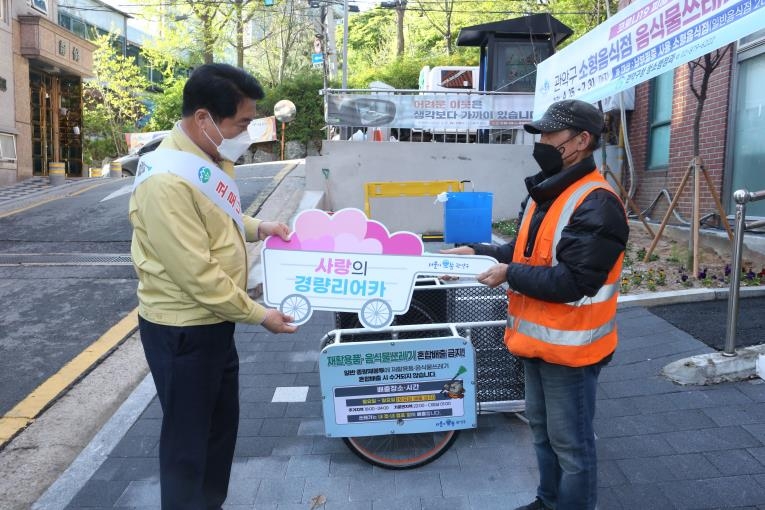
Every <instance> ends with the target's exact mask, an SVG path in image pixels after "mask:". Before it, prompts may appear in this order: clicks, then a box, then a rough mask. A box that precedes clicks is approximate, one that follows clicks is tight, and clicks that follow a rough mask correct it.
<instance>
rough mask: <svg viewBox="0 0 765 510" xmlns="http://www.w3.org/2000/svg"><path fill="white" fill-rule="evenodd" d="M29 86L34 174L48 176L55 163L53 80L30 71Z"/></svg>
mask: <svg viewBox="0 0 765 510" xmlns="http://www.w3.org/2000/svg"><path fill="white" fill-rule="evenodd" d="M29 86H30V92H31V114H32V115H31V117H32V173H33V174H34V175H48V162H49V161H53V117H52V112H51V93H52V80H51V78H50V76H48V75H46V74H44V73H41V72H37V71H35V70H30V71H29Z"/></svg>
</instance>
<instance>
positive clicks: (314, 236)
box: [266, 208, 424, 255]
mask: <svg viewBox="0 0 765 510" xmlns="http://www.w3.org/2000/svg"><path fill="white" fill-rule="evenodd" d="M266 248H272V249H277V250H302V251H323V252H342V253H368V254H385V255H422V253H423V251H424V250H423V245H422V240H421V239H420V237H419V236H418V235H416V234H413V233H411V232H396V233H395V234H393V235H391V234H390V232H388V229H387V228H385V226H384V225H383V224H382V223H380V222H378V221H374V220H369V219H367V217H366V215H365V214H364V212H363V211H360V210H359V209H350V208H349V209H342V210H340V211H338V212H336V213H335V214H332V215H330V214H328V213H326V212H324V211H322V210H319V209H309V210H306V211H303V212H301V213H300V214H299V215H298V216H297V218H295V225H294V228H293V233H292V236H291V237H290V240H289V242H285V241H282V240H281V239H280V238H279V237H276V236H272V237H269V238H268V239H267V240H266Z"/></svg>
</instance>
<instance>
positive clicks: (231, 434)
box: [138, 317, 239, 510]
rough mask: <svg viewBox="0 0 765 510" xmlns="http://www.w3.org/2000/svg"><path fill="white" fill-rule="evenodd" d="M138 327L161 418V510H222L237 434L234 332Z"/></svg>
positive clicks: (221, 326)
mask: <svg viewBox="0 0 765 510" xmlns="http://www.w3.org/2000/svg"><path fill="white" fill-rule="evenodd" d="M138 324H139V328H140V331H141V343H142V344H143V350H144V353H145V354H146V361H147V362H148V364H149V368H150V369H151V375H152V377H153V378H154V384H155V385H156V387H157V396H158V397H159V402H160V405H161V406H162V413H163V416H162V432H161V435H160V439H159V480H160V486H161V492H162V509H163V510H176V509H178V510H181V509H183V510H197V509H199V510H202V509H204V510H210V509H215V510H219V509H220V508H221V506H222V505H223V502H224V501H225V500H226V494H227V492H228V482H229V476H230V474H231V463H232V461H233V458H234V446H235V444H236V433H237V429H238V426H239V357H238V355H237V352H236V345H235V344H234V324H233V323H231V322H222V323H218V324H210V325H204V326H186V327H176V326H163V325H160V324H154V323H152V322H149V321H147V320H145V319H143V318H142V317H139V319H138Z"/></svg>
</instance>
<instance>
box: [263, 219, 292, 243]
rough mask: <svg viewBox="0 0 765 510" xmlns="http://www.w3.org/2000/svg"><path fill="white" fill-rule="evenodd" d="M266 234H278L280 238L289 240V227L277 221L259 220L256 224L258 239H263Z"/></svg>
mask: <svg viewBox="0 0 765 510" xmlns="http://www.w3.org/2000/svg"><path fill="white" fill-rule="evenodd" d="M268 236H279V237H281V238H282V240H284V241H289V237H290V228H289V227H288V226H287V225H285V224H284V223H279V222H277V221H261V222H260V225H258V239H260V240H263V239H265V238H266V237H268Z"/></svg>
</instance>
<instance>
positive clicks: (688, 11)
mask: <svg viewBox="0 0 765 510" xmlns="http://www.w3.org/2000/svg"><path fill="white" fill-rule="evenodd" d="M763 26H765V0H641V1H636V2H634V3H632V4H630V5H629V6H627V7H626V8H625V9H623V10H621V11H619V12H618V13H616V14H615V15H614V16H612V17H611V18H609V19H608V20H607V21H605V22H603V23H601V24H600V25H598V26H597V27H596V28H594V29H593V30H592V31H590V32H588V33H587V34H586V35H584V36H582V37H581V38H580V39H578V40H577V41H575V42H574V43H572V44H571V45H569V46H567V47H566V48H565V49H563V50H561V51H560V52H558V53H556V54H554V55H552V56H551V57H549V58H547V59H545V60H544V61H543V62H542V63H541V64H540V65H539V66H538V68H537V83H536V95H535V98H534V118H535V119H538V118H539V117H541V116H542V114H544V112H545V110H547V107H548V106H549V105H550V104H551V103H553V102H555V101H560V100H563V99H581V100H583V101H589V102H595V101H598V100H600V99H603V98H605V97H606V96H610V95H613V94H616V93H618V92H620V91H622V90H625V89H627V88H629V87H631V86H633V85H636V84H638V83H641V82H644V81H647V80H649V79H651V78H653V77H655V76H658V75H660V74H662V73H664V72H666V71H669V70H671V69H674V68H676V67H678V66H680V65H682V64H685V63H686V62H689V61H691V60H693V59H696V58H698V57H700V56H702V55H705V54H707V53H709V52H710V51H713V50H715V49H717V48H720V47H722V46H725V45H726V44H729V43H731V42H733V41H736V40H738V39H741V38H742V37H745V36H747V35H749V34H751V33H753V32H755V31H757V30H759V29H761V28H762V27H763Z"/></svg>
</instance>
